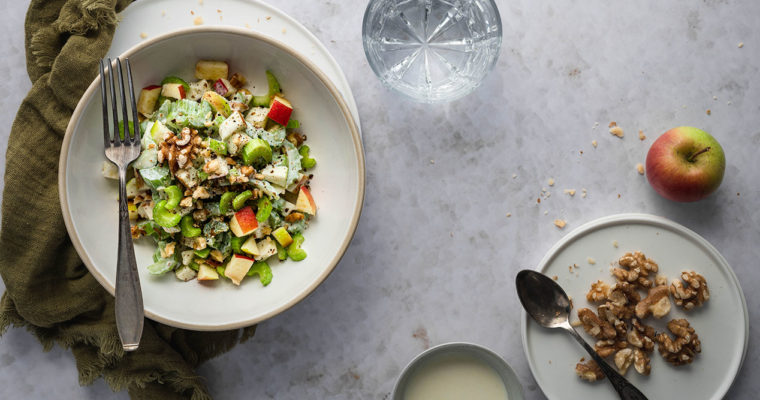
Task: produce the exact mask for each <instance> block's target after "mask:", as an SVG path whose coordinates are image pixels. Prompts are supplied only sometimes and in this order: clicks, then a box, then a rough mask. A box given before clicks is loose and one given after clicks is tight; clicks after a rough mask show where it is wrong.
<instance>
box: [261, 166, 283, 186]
mask: <svg viewBox="0 0 760 400" xmlns="http://www.w3.org/2000/svg"><path fill="white" fill-rule="evenodd" d="M260 173H261V175H263V176H264V180H265V181H269V182H272V183H274V184H275V185H277V186H285V185H286V183H287V180H288V167H286V166H284V165H278V166H273V165H267V166H266V167H264V169H262V170H261V172H260Z"/></svg>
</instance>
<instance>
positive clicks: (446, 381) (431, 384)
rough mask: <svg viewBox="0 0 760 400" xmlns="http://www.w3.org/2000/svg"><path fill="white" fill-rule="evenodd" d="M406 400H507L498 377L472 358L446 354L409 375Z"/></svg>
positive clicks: (405, 393) (405, 392) (505, 391)
mask: <svg viewBox="0 0 760 400" xmlns="http://www.w3.org/2000/svg"><path fill="white" fill-rule="evenodd" d="M403 399H404V400H507V399H508V397H507V389H506V387H504V381H503V380H502V379H501V377H500V376H499V374H498V373H497V372H496V371H495V370H494V369H493V368H491V367H490V366H489V365H488V364H486V363H485V362H484V361H480V360H478V359H476V358H475V357H473V356H469V355H462V354H446V355H441V356H438V357H435V358H433V359H431V360H430V361H428V362H426V363H424V364H421V365H420V366H419V367H418V368H417V370H416V371H414V372H413V373H412V375H410V376H409V381H408V383H407V385H406V390H405V391H404V397H403Z"/></svg>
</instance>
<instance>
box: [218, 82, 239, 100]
mask: <svg viewBox="0 0 760 400" xmlns="http://www.w3.org/2000/svg"><path fill="white" fill-rule="evenodd" d="M214 91H215V92H217V93H219V94H220V95H222V96H224V97H230V96H232V95H233V94H235V92H236V90H235V87H234V86H232V84H231V83H230V81H228V80H226V79H224V78H221V79H217V80H216V82H214Z"/></svg>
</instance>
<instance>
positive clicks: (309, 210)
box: [296, 186, 317, 215]
mask: <svg viewBox="0 0 760 400" xmlns="http://www.w3.org/2000/svg"><path fill="white" fill-rule="evenodd" d="M296 211H300V212H304V213H306V214H309V215H316V214H317V204H316V203H314V198H313V197H311V192H309V189H307V188H305V187H303V186H301V190H300V191H299V192H298V200H296Z"/></svg>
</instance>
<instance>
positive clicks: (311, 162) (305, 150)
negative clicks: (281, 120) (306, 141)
mask: <svg viewBox="0 0 760 400" xmlns="http://www.w3.org/2000/svg"><path fill="white" fill-rule="evenodd" d="M309 150H311V149H309V146H307V145H303V146H301V147H299V148H298V154H300V155H301V166H302V167H303V169H312V168H314V167H315V166H316V165H317V160H315V159H313V158H311V157H309Z"/></svg>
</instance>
